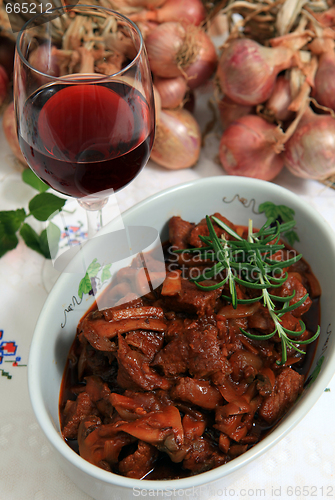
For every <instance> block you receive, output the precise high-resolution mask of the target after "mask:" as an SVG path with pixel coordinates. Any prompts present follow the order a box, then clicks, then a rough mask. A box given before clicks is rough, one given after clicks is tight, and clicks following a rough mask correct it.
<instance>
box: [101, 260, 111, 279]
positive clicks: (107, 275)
mask: <svg viewBox="0 0 335 500" xmlns="http://www.w3.org/2000/svg"><path fill="white" fill-rule="evenodd" d="M111 267H112V264H107V265H106V266H104V267H103V269H102V274H101V281H102V283H104V282H105V281H107V280H109V279H110V278H111V277H112V274H111V272H110V268H111Z"/></svg>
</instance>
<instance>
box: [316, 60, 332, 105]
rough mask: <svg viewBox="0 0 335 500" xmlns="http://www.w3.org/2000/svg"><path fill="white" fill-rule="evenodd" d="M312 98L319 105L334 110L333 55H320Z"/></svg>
mask: <svg viewBox="0 0 335 500" xmlns="http://www.w3.org/2000/svg"><path fill="white" fill-rule="evenodd" d="M314 97H315V99H316V100H317V102H318V103H319V104H321V105H322V106H326V107H327V108H331V109H333V110H335V53H334V51H327V52H324V53H323V54H321V56H320V58H319V63H318V69H317V72H316V75H315V90H314Z"/></svg>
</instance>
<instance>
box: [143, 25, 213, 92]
mask: <svg viewBox="0 0 335 500" xmlns="http://www.w3.org/2000/svg"><path fill="white" fill-rule="evenodd" d="M146 47H147V51H148V57H149V62H150V67H151V70H152V72H153V74H154V75H155V76H160V77H162V78H174V77H176V76H186V77H187V83H188V86H189V87H190V88H191V89H194V88H196V87H198V86H200V85H201V84H203V83H205V82H206V81H207V80H208V79H209V78H210V77H211V76H212V74H213V73H214V71H215V68H216V64H217V55H216V51H215V47H214V45H213V42H212V41H211V39H210V38H209V36H208V35H207V34H206V33H205V32H204V31H203V30H202V29H201V28H199V27H196V26H192V25H186V26H183V25H182V24H181V23H177V22H169V23H163V24H160V25H159V26H157V28H156V29H155V30H153V31H152V32H151V33H150V34H149V35H148V37H147V39H146Z"/></svg>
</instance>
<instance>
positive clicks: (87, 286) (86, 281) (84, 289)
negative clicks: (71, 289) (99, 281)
mask: <svg viewBox="0 0 335 500" xmlns="http://www.w3.org/2000/svg"><path fill="white" fill-rule="evenodd" d="M91 290H92V283H91V279H90V277H89V275H88V274H87V273H86V274H85V276H84V277H83V279H82V280H81V281H80V283H79V287H78V295H79V298H80V299H82V297H83V295H84V294H85V293H90V291H91Z"/></svg>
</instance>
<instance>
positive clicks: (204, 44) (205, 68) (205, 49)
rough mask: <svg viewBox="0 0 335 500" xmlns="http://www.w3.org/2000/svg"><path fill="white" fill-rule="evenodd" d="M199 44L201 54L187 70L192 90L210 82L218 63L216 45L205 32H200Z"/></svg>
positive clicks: (188, 81)
mask: <svg viewBox="0 0 335 500" xmlns="http://www.w3.org/2000/svg"><path fill="white" fill-rule="evenodd" d="M197 44H198V46H199V52H198V55H197V57H196V60H195V61H194V62H193V63H192V64H190V66H188V67H186V68H185V74H186V76H187V79H188V80H187V83H188V86H189V88H190V89H191V90H194V89H196V88H198V87H200V85H203V84H204V83H205V82H206V81H207V80H209V78H210V77H211V76H212V75H213V73H214V72H215V70H216V68H217V62H218V59H217V54H216V50H215V47H214V44H213V42H212V40H211V39H210V37H209V36H208V35H207V34H206V33H205V32H204V31H199V32H198V35H197Z"/></svg>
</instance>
